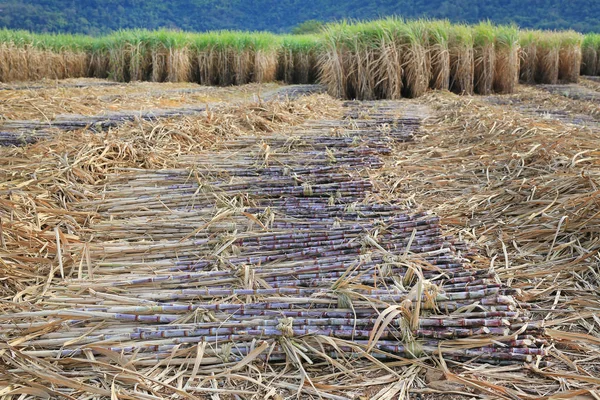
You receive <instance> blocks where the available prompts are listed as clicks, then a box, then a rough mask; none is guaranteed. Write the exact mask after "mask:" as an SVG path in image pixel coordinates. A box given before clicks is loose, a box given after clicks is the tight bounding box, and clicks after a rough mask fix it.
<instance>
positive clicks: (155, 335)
mask: <svg viewBox="0 0 600 400" xmlns="http://www.w3.org/2000/svg"><path fill="white" fill-rule="evenodd" d="M348 107H349V108H350V109H349V111H348V114H349V115H357V113H359V111H360V114H362V113H364V112H366V111H368V110H366V109H365V107H363V106H360V105H358V104H352V103H350V104H348ZM373 107H376V106H373ZM398 111H399V110H398V109H394V108H391V107H390V108H387V109H384V110H383V111H382V109H381V108H379V109H378V110H377V111H373V113H374V114H375V113H379V115H380V116H381V119H380V122H381V124H380V125H378V124H376V123H374V122H375V121H374V120H355V121H348V120H345V121H339V122H338V124H337V129H340V130H342V131H343V132H341V133H342V134H340V135H339V137H336V138H337V139H339V142H336V140H333V139H332V137H331V128H332V126H335V124H334V123H333V122H332V121H329V122H328V123H326V124H324V125H323V127H321V128H318V127H316V126H315V125H314V124H313V125H311V126H310V129H307V130H306V131H305V132H303V134H302V140H300V141H297V142H296V145H297V146H298V147H296V148H295V149H294V151H292V152H291V153H290V152H288V151H287V150H286V146H287V145H289V143H286V141H284V140H282V137H281V136H280V137H276V136H277V135H275V134H274V135H271V136H269V137H260V138H257V140H256V141H252V140H249V139H248V138H244V139H243V140H242V142H236V141H232V142H231V146H230V147H229V146H225V149H224V150H223V151H222V152H220V153H215V154H212V153H207V154H202V155H200V156H199V157H197V158H194V159H195V160H196V161H198V163H194V162H192V163H190V168H187V169H180V170H178V169H172V170H165V171H142V170H134V171H128V172H124V173H123V174H117V175H115V176H113V177H110V178H109V180H108V182H107V183H106V187H105V191H104V192H103V193H101V194H99V196H98V199H97V200H91V201H89V202H86V203H83V202H82V203H80V204H74V205H73V206H74V207H75V208H76V209H77V210H79V211H85V210H87V211H89V212H91V213H92V214H93V215H94V216H93V218H94V219H99V222H98V223H96V224H93V225H92V226H91V229H90V230H91V232H90V238H91V242H90V243H87V244H85V245H82V244H76V243H71V244H69V245H68V246H67V248H65V249H64V254H65V257H67V255H68V256H70V257H73V258H74V259H75V261H74V262H73V263H72V264H71V265H70V266H69V265H67V266H65V269H66V271H65V273H66V279H64V280H63V281H61V282H59V283H55V284H53V285H51V286H50V287H49V288H48V290H47V292H46V298H45V300H44V301H43V302H41V303H39V304H35V305H34V304H30V305H28V308H27V309H26V310H25V309H24V310H23V311H20V312H17V311H12V312H8V313H5V314H3V315H0V328H1V329H2V331H3V335H5V336H6V338H7V339H8V340H11V339H12V338H16V337H22V338H23V339H21V340H18V341H15V342H14V343H16V344H15V346H16V347H18V349H19V351H21V352H22V353H23V354H25V355H27V356H30V357H40V358H45V359H52V360H53V363H56V364H57V365H61V368H65V369H66V368H74V369H75V370H76V371H82V366H83V365H85V364H86V361H85V360H86V359H89V358H92V359H94V360H96V361H100V362H111V361H110V359H109V358H107V357H108V356H107V351H110V352H112V353H110V354H114V353H118V354H121V355H123V356H125V357H127V358H128V363H129V364H130V365H133V366H141V367H143V366H149V365H157V364H160V363H163V362H164V363H169V365H177V364H178V363H179V364H180V365H193V364H194V363H195V362H199V365H200V366H202V367H207V368H214V367H215V366H217V365H222V364H226V365H227V363H231V362H240V361H241V360H243V359H244V357H248V356H249V355H251V354H252V355H253V356H254V357H253V358H254V360H258V361H261V362H283V361H288V362H290V361H291V362H292V363H312V362H314V361H316V360H330V359H331V358H338V357H344V358H346V359H351V358H360V357H370V358H371V359H373V357H374V358H381V359H386V358H387V359H390V358H394V357H398V356H402V357H420V356H422V355H424V354H433V353H441V354H442V356H443V357H445V358H447V359H455V360H465V359H471V358H477V359H478V360H480V361H483V362H491V363H496V364H506V363H514V362H531V361H533V360H535V359H536V358H537V357H541V356H544V355H545V354H546V350H545V349H544V346H545V344H546V342H545V341H544V340H541V339H539V336H540V335H539V327H537V326H535V325H533V324H530V326H529V328H527V326H528V325H527V323H528V322H529V321H528V313H527V305H526V304H522V303H519V302H517V301H516V300H515V297H514V295H515V294H516V293H517V291H516V290H513V289H510V288H507V287H505V286H503V285H501V284H500V283H498V282H497V281H496V279H495V276H494V274H493V273H492V272H491V271H490V270H489V269H487V268H485V269H477V268H473V267H471V266H468V264H467V260H466V259H465V258H464V257H465V256H466V255H468V254H469V248H468V247H467V246H466V245H465V244H464V243H462V242H460V241H458V240H456V239H454V238H452V237H446V236H444V234H443V232H442V229H441V226H440V221H439V218H438V217H436V216H434V215H431V214H429V213H427V212H411V211H410V210H406V209H403V207H400V206H398V205H393V204H387V203H385V202H376V201H374V200H371V199H370V196H371V194H374V193H376V192H377V190H376V188H375V187H374V186H373V184H372V183H371V182H370V180H369V179H366V177H365V176H364V175H363V172H362V171H363V169H365V168H370V166H371V165H372V163H373V162H372V160H371V158H375V159H377V160H378V162H377V163H376V164H377V165H382V164H383V163H384V161H385V160H384V157H385V155H386V154H389V152H390V150H391V149H392V148H393V146H395V145H396V144H398V143H400V142H401V141H404V140H405V139H406V138H405V137H404V136H403V135H400V133H399V132H400V131H402V126H403V124H402V122H403V121H402V119H401V118H397V117H394V116H393V115H396V114H398ZM386 113H389V114H388V115H382V114H386ZM390 119H392V121H390ZM390 123H391V125H393V126H394V127H395V129H396V130H397V131H398V132H395V133H393V132H392V133H391V130H390V129H382V126H383V125H390ZM413 125H414V123H408V124H407V125H406V129H407V130H409V131H410V132H411V135H412V134H414V132H413V128H414V127H413ZM343 127H346V129H344V128H343ZM356 127H361V128H360V129H356ZM369 129H370V130H369ZM367 132H368V133H367ZM395 137H401V138H402V139H400V140H396V139H394V138H395ZM348 139H351V141H349V140H348ZM323 142H325V143H327V146H322V143H323ZM371 144H373V147H372V149H373V150H377V151H376V152H375V153H373V154H371V155H370V156H369V158H363V159H361V160H359V159H356V157H346V156H345V155H347V154H348V153H350V152H351V150H356V149H360V148H370V145H371ZM384 144H386V145H384ZM265 145H268V146H270V147H271V156H272V157H273V158H272V159H271V162H272V165H275V166H276V167H273V166H266V165H265V163H264V162H261V163H255V162H250V163H248V160H252V159H255V158H257V157H262V158H264V151H263V150H262V149H264V146H265ZM336 145H339V149H338V150H339V154H338V153H336V158H337V160H338V161H337V162H333V161H332V160H331V159H328V157H325V156H324V155H325V154H327V152H328V151H330V149H332V148H335V147H336ZM319 153H320V155H321V156H319ZM227 155H228V156H227ZM280 156H282V158H278V157H280ZM282 160H285V163H284V162H283V161H282ZM340 160H341V161H340ZM244 164H246V165H247V167H246V168H244V167H243V166H244ZM249 171H251V172H252V173H251V174H249V173H248V172H249ZM213 174H214V175H213ZM307 181H310V182H311V190H306V188H305V187H303V185H304V183H305V182H307ZM265 182H272V185H269V184H265ZM342 183H344V184H348V186H347V188H352V190H340V186H339V185H340V184H342ZM334 184H337V185H338V186H335V185H334ZM350 184H352V185H350ZM296 188H301V189H302V190H296ZM292 189H293V190H292ZM194 194H196V196H194ZM210 195H212V200H211V199H210V197H211V196H210ZM234 195H238V196H241V197H242V200H239V201H234V200H231V199H232V198H233V197H234ZM332 198H333V201H331V199H332ZM228 199H229V200H231V201H228ZM274 200H277V201H274ZM139 209H144V210H143V212H138V210H139ZM213 225H219V226H220V227H222V228H225V229H211V226H213ZM78 255H79V257H80V259H79V260H77V257H78ZM51 326H54V328H52V329H51V328H50V327H51ZM44 329H47V332H45V333H43V332H44ZM32 330H35V331H36V332H40V334H36V335H35V336H31V337H29V336H27V335H26V334H25V331H32ZM517 330H521V331H522V333H521V334H518V335H517V334H515V333H514V332H515V331H517ZM474 337H476V338H478V340H476V341H470V340H471V338H474ZM448 339H452V340H459V341H461V345H460V346H459V347H452V346H450V345H449V346H445V345H444V344H445V343H446V341H447V340H448ZM199 349H202V352H203V357H202V359H201V361H198V360H197V359H196V357H190V356H189V355H190V354H192V353H193V354H197V352H198V351H200V350H199Z"/></svg>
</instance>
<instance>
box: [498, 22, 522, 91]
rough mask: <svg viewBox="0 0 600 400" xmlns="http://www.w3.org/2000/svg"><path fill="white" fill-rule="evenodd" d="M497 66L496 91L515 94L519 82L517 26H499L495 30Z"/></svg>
mask: <svg viewBox="0 0 600 400" xmlns="http://www.w3.org/2000/svg"><path fill="white" fill-rule="evenodd" d="M494 33H495V35H494V36H495V38H494V46H495V53H496V57H495V58H496V60H495V62H496V65H495V67H494V83H493V85H494V91H495V92H496V93H513V92H514V91H515V87H516V85H517V83H518V82H519V72H520V69H519V30H518V29H517V27H516V26H499V27H497V28H495V29H494Z"/></svg>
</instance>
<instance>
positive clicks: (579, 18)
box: [0, 0, 600, 34]
mask: <svg viewBox="0 0 600 400" xmlns="http://www.w3.org/2000/svg"><path fill="white" fill-rule="evenodd" d="M387 15H398V16H403V17H406V18H416V17H430V18H448V19H450V20H451V21H453V22H470V23H473V22H478V21H481V20H485V19H490V20H492V21H494V22H497V23H511V22H515V23H517V24H518V25H519V26H521V27H524V28H544V29H569V28H571V29H575V30H578V31H581V32H590V31H595V32H600V6H599V5H598V1H597V0H526V1H524V0H412V1H410V0H396V1H393V0H368V1H367V0H165V1H161V0H1V1H0V27H5V28H9V29H27V30H31V31H34V32H69V33H86V34H101V33H107V32H110V31H113V30H118V29H123V28H147V29H156V28H161V27H166V28H174V29H181V30H191V31H206V30H217V29H240V30H269V31H273V32H289V31H290V29H291V28H292V27H294V26H295V25H298V24H299V23H301V22H303V21H306V20H312V19H315V20H320V21H335V20H340V19H344V18H352V19H373V18H377V17H382V16H387Z"/></svg>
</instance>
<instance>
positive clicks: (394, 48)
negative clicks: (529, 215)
mask: <svg viewBox="0 0 600 400" xmlns="http://www.w3.org/2000/svg"><path fill="white" fill-rule="evenodd" d="M598 37H599V35H595V34H589V35H586V36H584V35H582V34H579V33H577V32H574V31H564V32H554V31H528V30H519V29H518V28H517V27H515V26H497V25H492V24H491V23H489V22H484V23H480V24H478V25H474V26H467V25H461V24H451V23H449V22H448V21H429V20H417V21H404V20H401V19H398V18H387V19H383V20H377V21H370V22H352V23H347V22H342V23H337V24H329V25H327V26H326V28H325V29H324V30H323V32H321V33H319V34H315V35H297V36H295V35H288V36H277V35H273V34H270V33H264V32H256V33H249V32H229V31H220V32H208V33H186V32H174V31H165V30H162V31H155V32H152V31H144V30H133V31H121V32H117V33H114V34H112V35H109V36H106V37H100V38H91V37H85V36H70V35H34V34H30V33H28V32H21V31H7V30H4V31H0V81H1V82H10V81H16V80H36V79H42V78H52V79H62V78H67V77H84V76H89V77H98V78H110V79H114V80H116V81H122V82H128V81H140V80H148V81H155V82H162V81H169V82H184V81H185V82H187V81H190V82H198V83H200V84H204V85H240V84H245V83H249V82H271V81H275V80H282V81H285V82H287V83H311V82H316V81H317V80H320V81H321V82H322V83H324V84H326V85H327V86H328V90H329V92H330V93H331V94H333V95H336V96H340V97H342V98H359V99H371V98H389V99H396V98H399V97H417V96H420V95H422V94H423V93H424V92H425V91H426V90H427V89H428V88H431V89H450V90H453V91H455V92H457V93H467V94H471V93H478V94H489V93H492V92H498V93H511V92H513V91H514V89H515V85H516V84H517V82H518V81H521V82H523V83H552V84H554V83H557V82H559V81H563V82H576V81H577V79H578V77H579V75H580V73H584V74H588V75H598V74H600V40H599V39H598ZM582 57H583V62H582ZM42 60H43V61H44V62H41V61H42Z"/></svg>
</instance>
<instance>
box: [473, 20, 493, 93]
mask: <svg viewBox="0 0 600 400" xmlns="http://www.w3.org/2000/svg"><path fill="white" fill-rule="evenodd" d="M473 62H474V85H473V88H474V91H475V93H477V94H482V95H488V94H491V93H492V90H493V87H494V74H495V69H496V31H495V27H494V26H493V25H492V24H491V23H490V22H482V23H480V24H479V25H476V26H474V27H473Z"/></svg>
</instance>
